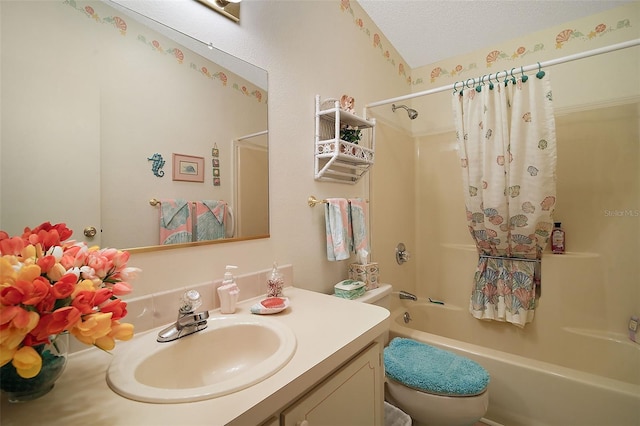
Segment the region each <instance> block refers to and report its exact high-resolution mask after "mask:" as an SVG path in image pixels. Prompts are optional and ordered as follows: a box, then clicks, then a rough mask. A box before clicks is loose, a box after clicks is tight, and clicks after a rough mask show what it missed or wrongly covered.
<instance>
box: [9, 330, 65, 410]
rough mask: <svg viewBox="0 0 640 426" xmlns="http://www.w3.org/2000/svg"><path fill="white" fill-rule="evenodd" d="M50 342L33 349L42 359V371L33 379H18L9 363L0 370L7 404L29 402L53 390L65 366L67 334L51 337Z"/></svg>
mask: <svg viewBox="0 0 640 426" xmlns="http://www.w3.org/2000/svg"><path fill="white" fill-rule="evenodd" d="M50 341H51V342H50V343H46V344H43V345H38V346H34V347H33V348H34V349H35V350H36V352H38V353H39V354H40V356H41V357H42V369H41V370H40V372H39V373H38V374H37V375H36V376H35V377H32V378H30V379H25V378H23V377H20V376H19V375H18V373H17V371H16V369H15V367H14V366H13V364H12V363H11V362H8V363H7V364H5V365H4V366H2V368H0V388H2V391H3V392H4V393H5V394H6V395H7V397H8V399H9V402H26V401H30V400H32V399H36V398H40V397H41V396H43V395H45V394H46V393H47V392H49V391H50V390H51V389H53V386H54V385H55V383H56V380H58V378H59V377H60V375H61V374H62V372H63V371H64V368H65V366H66V365H67V355H68V352H69V333H61V334H57V335H55V336H51V337H50Z"/></svg>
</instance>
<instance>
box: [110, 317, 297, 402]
mask: <svg viewBox="0 0 640 426" xmlns="http://www.w3.org/2000/svg"><path fill="white" fill-rule="evenodd" d="M156 338H157V330H155V331H152V332H149V333H146V334H144V335H141V336H139V337H135V338H134V339H133V340H132V341H131V342H126V345H123V346H126V347H123V348H122V349H123V351H122V352H118V353H116V355H115V356H114V359H113V361H112V362H111V365H110V366H109V369H108V370H107V383H109V386H110V387H111V389H113V390H114V391H115V392H117V393H119V394H120V395H122V396H124V397H127V398H130V399H134V400H136V401H143V402H160V403H172V402H189V401H200V400H204V399H210V398H215V397H218V396H222V395H227V394H230V393H232V392H236V391H239V390H241V389H245V388H247V387H249V386H251V385H254V384H256V383H258V382H260V381H262V380H264V379H266V378H267V377H269V376H271V375H273V374H274V373H276V372H277V371H278V370H280V369H281V368H282V367H284V366H285V364H287V362H289V360H290V359H291V358H292V357H293V354H294V352H295V349H296V338H295V335H294V334H293V331H291V329H289V328H288V327H287V326H285V325H284V324H282V323H280V322H278V321H276V320H274V319H270V318H265V317H261V316H257V315H229V316H220V317H211V318H209V320H208V327H207V328H206V329H205V330H202V331H199V332H197V333H195V334H191V335H189V336H186V337H183V338H181V339H178V340H175V341H173V342H168V343H158V342H156Z"/></svg>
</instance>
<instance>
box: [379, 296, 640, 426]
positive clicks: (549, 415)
mask: <svg viewBox="0 0 640 426" xmlns="http://www.w3.org/2000/svg"><path fill="white" fill-rule="evenodd" d="M391 300H392V306H391V308H392V313H391V317H392V320H391V327H390V332H389V335H390V338H394V337H408V338H411V339H415V340H418V341H421V342H424V343H427V344H429V345H432V346H435V347H438V348H441V349H446V350H449V351H452V352H455V353H457V354H459V355H462V356H465V357H467V358H470V359H472V360H474V361H476V362H478V363H479V364H480V365H482V366H483V367H484V368H485V369H486V370H487V371H488V372H489V374H490V376H491V380H490V383H489V388H488V389H489V410H488V411H487V414H486V415H485V418H486V419H489V420H491V421H494V422H498V423H499V424H504V425H509V426H544V425H581V426H601V425H616V426H637V425H638V424H640V408H639V407H640V386H639V385H635V384H631V383H625V382H622V381H619V380H614V379H611V378H607V377H603V376H598V375H595V374H590V373H585V372H581V371H578V370H575V369H571V368H567V367H562V366H559V365H557V364H551V363H549V362H543V361H538V360H535V359H532V358H527V357H525V356H521V355H515V354H511V353H507V352H503V351H499V350H495V349H491V348H486V347H482V346H479V345H477V344H472V343H466V342H463V341H462V340H456V338H455V337H454V336H452V335H450V334H451V333H448V334H447V333H443V332H442V330H435V331H433V332H428V331H424V330H429V331H431V330H430V328H429V327H430V324H432V325H433V328H436V329H438V328H440V329H442V327H441V326H442V325H443V324H445V323H451V324H457V326H456V327H457V329H458V331H460V329H461V325H460V324H462V323H463V321H461V320H460V318H459V317H458V316H457V315H459V314H460V315H465V316H468V315H469V314H468V313H467V311H466V310H463V309H455V308H454V307H453V306H452V305H433V304H429V303H425V302H421V301H418V302H413V301H405V300H399V298H398V297H397V294H396V295H394V297H392V299H391ZM405 312H409V313H410V315H411V318H412V320H411V321H410V322H409V324H405V322H404V319H403V315H404V313H405ZM452 314H453V316H451V315H452ZM537 320H539V319H536V321H537ZM491 325H492V326H500V325H504V326H507V327H510V326H509V325H506V324H491ZM423 327H425V329H424V330H422V328H423ZM462 329H464V327H462ZM445 331H446V330H445ZM435 333H438V334H435ZM444 335H446V336H447V337H444ZM550 389H553V392H549V390H550Z"/></svg>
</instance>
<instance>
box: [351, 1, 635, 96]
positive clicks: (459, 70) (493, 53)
mask: <svg viewBox="0 0 640 426" xmlns="http://www.w3.org/2000/svg"><path fill="white" fill-rule="evenodd" d="M339 3H340V10H341V11H342V12H343V13H349V14H350V15H351V18H352V21H353V24H354V25H356V26H357V27H359V28H360V29H361V30H362V31H363V32H364V33H365V34H366V35H367V36H368V37H369V38H370V39H371V38H373V42H372V47H373V48H374V49H377V50H379V51H380V53H381V54H382V57H383V59H384V60H385V61H386V62H387V63H388V64H390V65H392V66H393V67H396V66H397V69H398V76H399V77H401V78H403V79H404V81H405V82H406V83H407V84H408V85H411V86H423V85H426V84H431V85H433V84H435V83H441V79H443V78H445V77H448V78H449V80H451V81H454V80H455V79H458V78H459V76H470V77H477V76H478V74H481V72H479V71H478V68H479V66H478V62H477V61H475V60H471V61H467V62H466V64H464V63H461V62H454V61H460V59H456V58H451V59H446V60H443V61H439V62H436V63H434V64H431V65H427V66H424V67H419V68H416V69H410V68H409V67H408V66H406V65H405V64H404V61H403V59H402V57H401V56H400V55H399V54H398V53H397V52H396V51H395V49H394V48H393V46H392V45H391V43H390V42H389V41H388V40H387V39H386V38H384V36H382V34H381V32H380V30H379V29H378V28H377V27H376V26H375V24H372V27H371V28H369V27H367V26H366V24H365V20H364V19H363V18H362V17H360V16H357V15H356V12H355V11H354V10H353V8H352V7H351V2H350V0H340V1H339ZM627 7H628V6H627ZM616 11H619V12H618V13H623V12H626V11H627V9H626V8H625V6H623V7H620V8H618V9H614V12H613V13H616ZM362 13H363V14H364V15H366V14H365V13H364V12H362ZM611 13H612V12H611V11H609V12H604V13H601V14H597V15H593V16H591V17H587V18H583V19H580V20H577V21H572V22H569V23H567V24H565V25H563V26H562V27H564V29H563V30H560V31H558V30H556V31H553V29H550V30H547V31H541V32H539V33H536V37H539V41H538V42H533V43H531V44H529V45H527V44H523V43H522V38H520V39H516V40H512V41H511V42H509V43H511V44H512V45H513V46H514V47H513V48H512V50H511V49H498V48H492V49H489V50H488V52H487V53H486V54H485V56H484V63H483V64H482V65H484V66H485V67H486V68H487V69H491V67H492V66H494V65H498V64H501V63H505V62H509V61H511V62H513V61H516V60H520V59H522V58H525V57H527V56H540V54H541V53H545V56H550V55H552V53H551V52H549V49H548V48H547V46H555V49H556V50H560V49H563V48H565V46H567V45H570V44H575V43H576V42H577V41H578V40H581V41H582V42H587V43H588V42H592V41H594V40H598V39H606V38H610V36H611V35H612V34H613V33H616V32H620V31H624V30H627V29H629V28H631V27H632V24H631V19H630V18H628V17H619V18H613V19H606V15H610V14H611ZM629 13H630V12H629ZM593 19H597V20H598V22H597V23H596V24H595V25H592V24H589V23H588V22H587V21H589V20H593ZM572 24H574V25H576V26H574V27H571V26H570V25H572ZM372 34H373V36H372ZM612 43H615V41H613V42H611V43H608V44H612ZM387 46H390V47H387ZM596 47H599V46H589V47H586V48H585V47H581V48H580V50H581V51H583V50H588V49H592V48H596ZM391 52H393V53H391ZM478 52H479V51H478ZM478 52H476V56H478V55H480V53H478ZM561 56H564V53H560V54H558V55H556V57H561ZM510 65H511V64H510ZM518 65H529V64H528V63H527V64H524V63H523V64H520V63H518ZM424 73H428V76H427V75H424ZM451 81H450V82H451ZM416 88H417V87H416Z"/></svg>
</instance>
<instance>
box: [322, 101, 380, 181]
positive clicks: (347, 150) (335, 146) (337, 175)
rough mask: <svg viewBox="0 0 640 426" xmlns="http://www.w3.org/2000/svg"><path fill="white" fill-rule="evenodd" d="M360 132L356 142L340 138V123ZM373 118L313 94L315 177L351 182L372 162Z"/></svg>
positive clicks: (374, 123) (358, 177)
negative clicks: (357, 113) (314, 100)
mask: <svg viewBox="0 0 640 426" xmlns="http://www.w3.org/2000/svg"><path fill="white" fill-rule="evenodd" d="M344 125H348V126H351V127H352V128H358V130H364V131H363V132H362V134H363V137H362V139H361V140H360V142H359V143H358V144H355V143H351V142H347V141H345V140H341V139H340V128H341V126H344ZM375 126H376V122H375V119H370V120H367V119H364V118H362V117H358V116H357V115H355V114H352V113H349V112H347V111H344V110H342V109H340V103H339V101H338V100H337V99H325V100H324V101H321V99H320V95H316V135H315V179H316V180H320V181H330V182H340V183H349V184H355V183H356V182H358V181H359V180H360V179H361V178H362V176H364V174H365V173H366V172H367V170H369V168H370V167H371V166H372V165H373V161H374V152H375Z"/></svg>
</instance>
